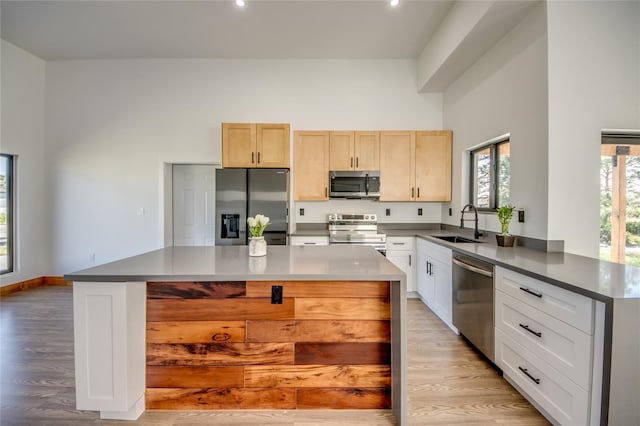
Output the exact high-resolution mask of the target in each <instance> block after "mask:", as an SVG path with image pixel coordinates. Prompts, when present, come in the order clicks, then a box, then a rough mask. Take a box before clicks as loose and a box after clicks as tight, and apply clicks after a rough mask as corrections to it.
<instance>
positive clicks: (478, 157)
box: [472, 147, 491, 208]
mask: <svg viewBox="0 0 640 426" xmlns="http://www.w3.org/2000/svg"><path fill="white" fill-rule="evenodd" d="M473 173H474V176H473V182H474V189H473V201H472V203H473V204H474V205H475V206H476V207H484V208H489V207H491V148H490V147H488V148H485V149H483V150H481V151H476V152H474V153H473Z"/></svg>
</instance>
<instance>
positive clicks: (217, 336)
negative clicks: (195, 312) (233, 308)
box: [147, 321, 246, 343]
mask: <svg viewBox="0 0 640 426" xmlns="http://www.w3.org/2000/svg"><path fill="white" fill-rule="evenodd" d="M245 335H246V322H245V321H164V322H147V343H208V342H244V341H245Z"/></svg>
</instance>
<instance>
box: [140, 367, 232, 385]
mask: <svg viewBox="0 0 640 426" xmlns="http://www.w3.org/2000/svg"><path fill="white" fill-rule="evenodd" d="M241 386H244V368H243V367H241V366H239V367H229V366H223V367H210V366H206V367H179V366H173V365H169V366H157V365H148V366H147V388H221V387H225V388H226V387H241Z"/></svg>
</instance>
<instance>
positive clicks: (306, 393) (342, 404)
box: [297, 388, 391, 409]
mask: <svg viewBox="0 0 640 426" xmlns="http://www.w3.org/2000/svg"><path fill="white" fill-rule="evenodd" d="M297 401H298V404H297V406H298V409H319V408H333V409H336V408H337V409H365V408H369V409H372V408H379V409H384V408H387V409H388V408H391V388H309V389H306V388H303V389H298V394H297Z"/></svg>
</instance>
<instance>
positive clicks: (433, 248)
mask: <svg viewBox="0 0 640 426" xmlns="http://www.w3.org/2000/svg"><path fill="white" fill-rule="evenodd" d="M416 246H417V255H418V262H417V265H416V270H417V274H416V276H417V290H418V295H419V296H420V299H421V300H422V301H423V302H424V304H425V305H427V306H428V307H429V308H430V309H431V310H432V311H433V312H434V313H435V314H436V315H437V316H438V317H440V319H441V320H442V321H444V323H445V324H447V326H449V328H451V329H452V330H453V331H455V332H456V333H457V332H458V330H456V328H455V327H454V326H453V308H452V292H453V288H452V267H451V249H448V248H446V247H443V246H441V245H438V244H434V243H430V242H428V241H426V240H423V239H421V238H418V241H417V243H416Z"/></svg>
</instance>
